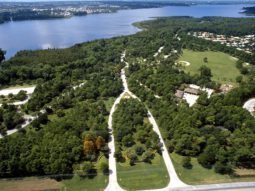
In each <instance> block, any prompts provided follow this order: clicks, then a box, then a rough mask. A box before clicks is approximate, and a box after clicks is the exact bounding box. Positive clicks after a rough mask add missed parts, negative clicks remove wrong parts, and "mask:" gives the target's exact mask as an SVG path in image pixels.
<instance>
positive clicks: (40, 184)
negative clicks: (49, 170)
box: [0, 178, 62, 191]
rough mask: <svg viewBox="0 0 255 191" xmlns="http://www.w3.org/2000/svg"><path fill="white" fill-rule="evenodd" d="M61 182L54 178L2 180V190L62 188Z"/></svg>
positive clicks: (27, 190) (0, 185)
mask: <svg viewBox="0 0 255 191" xmlns="http://www.w3.org/2000/svg"><path fill="white" fill-rule="evenodd" d="M61 187H62V183H61V182H57V181H56V180H53V179H48V178H47V179H38V178H29V179H20V180H13V179H12V180H0V188H1V191H44V190H60V189H61Z"/></svg>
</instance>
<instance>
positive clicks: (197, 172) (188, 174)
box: [171, 153, 254, 184]
mask: <svg viewBox="0 0 255 191" xmlns="http://www.w3.org/2000/svg"><path fill="white" fill-rule="evenodd" d="M183 158H184V157H183V156H180V155H178V154H176V153H172V154H171V159H172V161H173V163H174V166H175V169H176V171H177V174H178V176H179V177H180V179H181V180H183V181H184V182H185V183H187V184H212V183H224V182H235V181H254V178H252V176H251V177H248V176H247V177H245V176H244V177H235V176H231V175H227V174H225V175H223V174H218V173H215V171H214V168H211V169H208V168H204V167H203V166H201V165H200V164H199V163H198V162H197V159H196V158H194V157H192V158H191V165H192V167H191V168H185V167H183V166H182V164H181V162H180V161H182V160H183Z"/></svg>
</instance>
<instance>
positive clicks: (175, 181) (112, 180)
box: [105, 52, 187, 191]
mask: <svg viewBox="0 0 255 191" xmlns="http://www.w3.org/2000/svg"><path fill="white" fill-rule="evenodd" d="M125 55H126V54H125V52H124V53H123V54H122V56H121V61H122V62H125V61H124V58H125ZM125 64H126V66H125V67H124V68H123V69H122V70H121V79H122V83H123V87H124V91H123V93H122V94H120V96H119V97H118V98H117V99H116V100H115V102H114V104H113V106H112V108H111V111H110V115H109V120H108V130H109V132H110V142H109V144H108V146H109V149H110V154H109V170H110V175H109V184H108V186H107V188H106V189H105V190H107V191H110V190H111V191H115V190H123V189H122V188H121V187H120V186H119V184H118V181H117V170H116V160H115V158H114V152H115V145H114V136H113V128H112V115H113V113H114V111H115V109H116V106H117V105H118V104H119V102H120V100H121V98H122V97H123V96H124V94H129V95H130V96H131V97H132V98H134V99H138V100H139V101H141V100H140V99H139V98H138V97H137V96H136V95H135V94H133V93H132V92H130V90H129V89H128V83H127V79H126V75H125V69H126V68H128V67H129V64H128V63H127V62H125ZM148 119H149V121H150V123H151V124H152V126H153V130H154V131H155V132H156V133H157V134H158V136H159V138H160V142H161V144H162V156H163V159H164V161H165V164H166V167H167V170H168V174H169V176H170V179H171V181H170V183H169V185H168V186H167V187H166V188H165V189H168V188H180V187H186V186H187V185H186V184H185V183H183V182H182V181H181V180H180V179H179V178H178V176H177V174H176V172H175V169H174V166H173V163H172V161H171V159H170V157H169V154H168V151H167V149H166V146H165V144H164V141H163V138H162V136H161V134H160V131H159V128H158V125H157V123H156V121H155V119H154V117H153V115H152V113H151V112H150V111H149V110H148Z"/></svg>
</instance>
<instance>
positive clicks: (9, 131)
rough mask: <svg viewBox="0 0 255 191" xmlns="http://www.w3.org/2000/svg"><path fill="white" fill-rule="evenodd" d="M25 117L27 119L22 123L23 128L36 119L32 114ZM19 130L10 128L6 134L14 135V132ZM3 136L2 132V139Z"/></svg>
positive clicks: (0, 136)
mask: <svg viewBox="0 0 255 191" xmlns="http://www.w3.org/2000/svg"><path fill="white" fill-rule="evenodd" d="M23 118H24V119H25V123H23V124H22V125H21V129H23V128H25V127H26V126H28V125H29V124H30V123H31V122H32V121H33V120H34V119H35V117H33V116H30V115H24V116H23ZM17 131H18V129H12V130H8V131H7V135H6V136H8V135H12V134H13V133H16V132H17ZM2 138H3V136H2V135H1V134H0V139H2Z"/></svg>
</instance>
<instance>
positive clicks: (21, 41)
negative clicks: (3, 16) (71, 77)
mask: <svg viewBox="0 0 255 191" xmlns="http://www.w3.org/2000/svg"><path fill="white" fill-rule="evenodd" d="M245 6H250V5H197V6H191V7H179V6H170V7H163V8H152V9H136V10H121V11H118V12H117V13H110V14H95V15H88V16H82V17H72V18H70V19H56V20H35V21H18V22H9V23H5V24H2V25H0V47H1V48H2V49H4V50H6V51H7V55H6V57H7V58H9V57H11V56H13V55H14V54H15V53H16V52H17V51H19V50H24V49H31V50H35V49H47V48H64V47H69V46H72V45H74V44H75V43H80V42H86V41H91V40H95V39H99V38H110V37H114V36H120V35H128V34H133V33H135V32H137V31H138V29H137V28H135V27H134V26H132V23H134V22H137V21H142V20H148V19H150V18H151V17H162V16H193V17H203V16H224V17H245V15H243V14H240V11H241V10H242V7H245Z"/></svg>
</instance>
